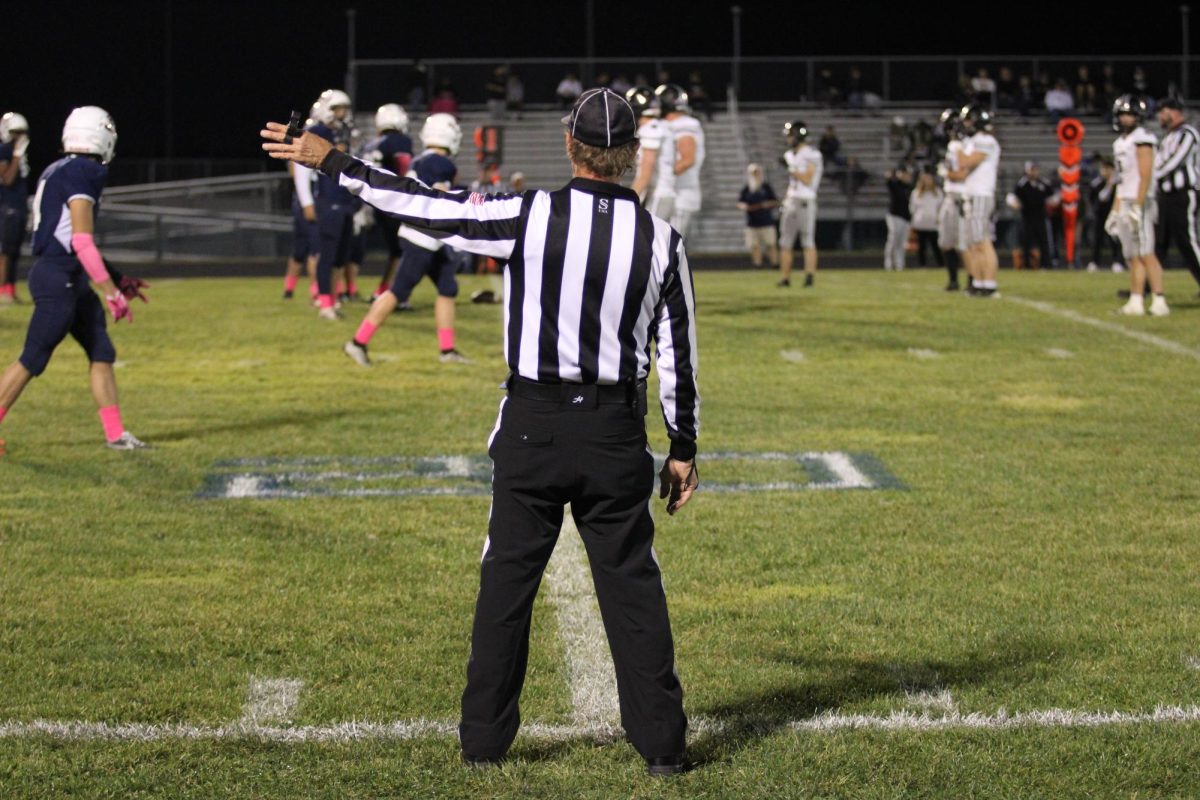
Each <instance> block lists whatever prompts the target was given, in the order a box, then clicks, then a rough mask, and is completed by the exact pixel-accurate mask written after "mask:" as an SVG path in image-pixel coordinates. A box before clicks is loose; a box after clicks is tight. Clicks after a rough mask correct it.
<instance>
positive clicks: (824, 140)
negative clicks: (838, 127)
mask: <svg viewBox="0 0 1200 800" xmlns="http://www.w3.org/2000/svg"><path fill="white" fill-rule="evenodd" d="M841 148H842V143H841V141H840V140H839V139H838V137H837V132H836V131H834V129H833V126H832V125H826V126H825V132H824V133H823V134H821V139H820V141H818V142H817V150H819V151H821V159H822V160H823V161H824V162H825V167H826V168H827V169H828V168H830V167H832V166H833V165H835V164H841V163H843V162H842V159H841V157H840V156H838V150H840V149H841Z"/></svg>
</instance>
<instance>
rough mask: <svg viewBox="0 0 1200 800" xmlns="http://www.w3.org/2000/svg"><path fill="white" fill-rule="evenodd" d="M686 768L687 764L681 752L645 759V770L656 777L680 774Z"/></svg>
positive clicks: (685, 770)
mask: <svg viewBox="0 0 1200 800" xmlns="http://www.w3.org/2000/svg"><path fill="white" fill-rule="evenodd" d="M687 770H688V764H687V761H686V760H685V759H684V757H683V754H679V755H675V756H656V757H654V758H647V759H646V772H647V773H649V774H650V775H653V776H654V777H656V778H658V777H662V776H664V775H682V774H683V773H685V772H687Z"/></svg>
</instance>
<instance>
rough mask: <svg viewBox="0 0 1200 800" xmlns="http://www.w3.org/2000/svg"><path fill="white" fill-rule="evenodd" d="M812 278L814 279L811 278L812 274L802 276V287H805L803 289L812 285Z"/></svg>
mask: <svg viewBox="0 0 1200 800" xmlns="http://www.w3.org/2000/svg"><path fill="white" fill-rule="evenodd" d="M813 280H814V279H813V276H812V275H805V276H804V288H805V289H807V288H809V287H810V286H812V285H813Z"/></svg>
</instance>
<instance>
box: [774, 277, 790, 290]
mask: <svg viewBox="0 0 1200 800" xmlns="http://www.w3.org/2000/svg"><path fill="white" fill-rule="evenodd" d="M791 285H792V282H791V281H789V280H788V279H787V278H784V279H783V280H781V281H780V282H779V283H777V284H775V287H776V288H777V289H786V288H787V287H789V286H791Z"/></svg>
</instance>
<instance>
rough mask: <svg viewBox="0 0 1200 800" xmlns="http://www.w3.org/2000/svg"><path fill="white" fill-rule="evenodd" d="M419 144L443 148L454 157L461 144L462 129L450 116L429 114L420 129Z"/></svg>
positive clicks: (452, 116)
mask: <svg viewBox="0 0 1200 800" xmlns="http://www.w3.org/2000/svg"><path fill="white" fill-rule="evenodd" d="M421 142H422V143H423V144H424V145H425V146H426V147H444V148H446V149H447V150H449V151H450V155H454V154H455V153H457V152H458V146H459V145H460V144H462V128H460V127H459V126H458V120H456V119H455V118H454V115H452V114H430V115H429V117H428V118H427V119H426V120H425V126H424V127H423V128H421Z"/></svg>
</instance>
